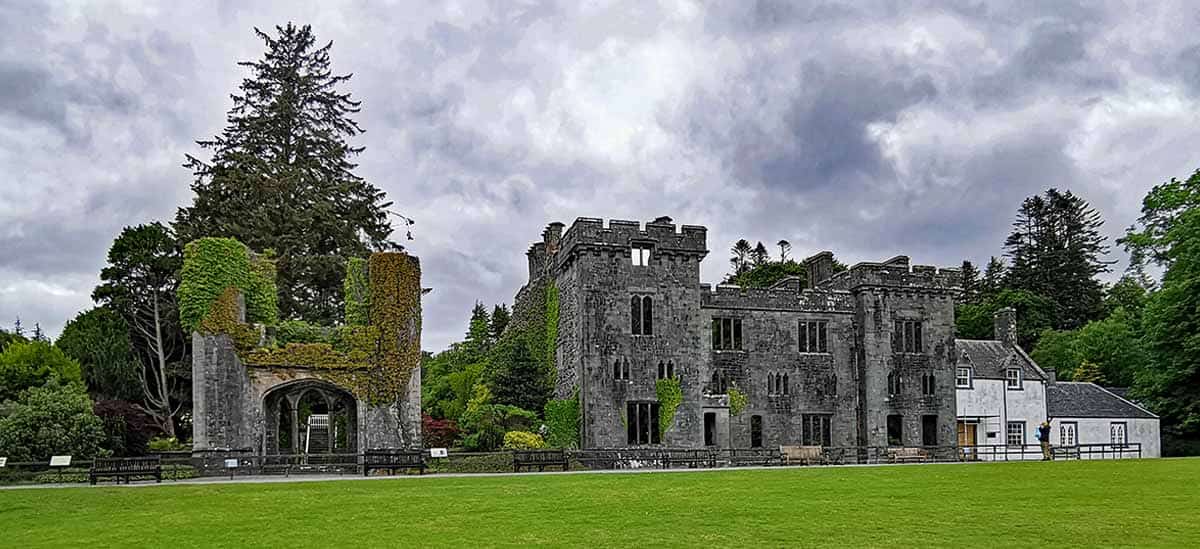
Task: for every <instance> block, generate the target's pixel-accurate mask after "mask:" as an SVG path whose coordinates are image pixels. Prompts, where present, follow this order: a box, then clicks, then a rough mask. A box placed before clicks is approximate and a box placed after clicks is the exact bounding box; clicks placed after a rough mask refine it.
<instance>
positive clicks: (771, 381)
mask: <svg viewBox="0 0 1200 549" xmlns="http://www.w3.org/2000/svg"><path fill="white" fill-rule="evenodd" d="M767 394H768V395H773V394H775V374H772V373H770V372H767Z"/></svg>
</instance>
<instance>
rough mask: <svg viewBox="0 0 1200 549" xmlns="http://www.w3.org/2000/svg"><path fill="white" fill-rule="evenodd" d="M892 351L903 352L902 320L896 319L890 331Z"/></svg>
mask: <svg viewBox="0 0 1200 549" xmlns="http://www.w3.org/2000/svg"><path fill="white" fill-rule="evenodd" d="M892 352H894V353H902V352H904V321H902V320H897V321H896V327H895V330H894V331H893V332H892Z"/></svg>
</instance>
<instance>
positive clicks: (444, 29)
mask: <svg viewBox="0 0 1200 549" xmlns="http://www.w3.org/2000/svg"><path fill="white" fill-rule="evenodd" d="M202 4H203V3H201V2H169V3H168V2H164V3H161V4H149V3H148V4H142V3H139V2H117V3H108V2H66V1H58V2H52V3H49V4H45V5H39V4H37V3H34V2H31V1H28V0H0V325H3V326H4V327H6V328H11V326H12V322H13V320H14V319H15V318H16V317H17V316H20V318H21V319H22V321H23V322H24V323H25V325H26V326H28V327H32V325H33V324H34V322H40V323H41V325H42V326H43V327H44V328H45V329H46V330H47V331H48V332H49V333H51V334H52V335H53V334H57V333H58V331H59V330H60V329H61V327H62V325H63V323H64V322H66V321H67V320H69V319H70V318H72V317H73V316H74V315H75V314H76V313H77V312H78V311H80V310H83V309H86V308H87V307H89V306H90V305H91V300H90V298H89V294H90V293H91V290H92V288H93V286H94V285H95V284H96V282H97V274H98V272H99V270H100V268H101V267H102V266H103V263H104V256H105V253H106V251H107V248H108V245H109V244H110V242H111V241H112V239H113V237H114V236H116V234H117V233H118V232H119V231H120V230H121V228H122V227H123V226H126V225H135V224H139V223H144V222H148V221H153V220H169V219H172V218H173V217H174V212H175V208H176V207H178V206H180V205H182V204H185V203H188V202H190V201H191V191H190V190H189V187H188V185H189V183H190V182H191V176H190V173H189V172H188V171H187V170H186V169H184V168H182V167H180V164H181V163H182V161H183V159H184V155H185V154H186V153H189V152H191V153H197V152H199V149H198V148H197V147H196V146H195V145H194V141H195V140H196V139H201V138H207V137H210V136H212V135H214V134H215V133H217V132H218V131H219V130H220V129H221V127H222V126H223V123H224V120H225V113H226V111H227V110H228V108H229V107H230V105H231V102H230V99H229V94H230V93H232V92H234V91H235V90H236V86H237V84H238V83H239V82H240V80H241V78H242V77H243V76H244V75H245V73H244V72H243V71H242V70H241V69H240V68H239V67H238V66H237V65H236V62H237V61H239V60H246V59H253V58H257V57H259V56H260V54H261V53H262V44H261V42H260V41H259V40H257V39H256V38H255V36H254V34H253V32H252V28H253V27H255V26H257V27H260V28H264V29H265V28H269V27H272V26H273V25H275V24H281V23H284V22H287V21H294V22H297V23H308V24H312V25H313V27H314V29H315V31H316V33H317V36H318V38H319V39H321V40H322V41H324V40H332V41H333V42H334V46H333V51H332V58H333V65H334V69H335V71H336V72H339V73H345V72H350V73H354V78H353V79H352V80H351V81H350V83H349V84H348V86H346V88H345V90H346V91H350V92H352V93H353V94H354V96H355V97H356V98H357V99H359V100H361V101H362V102H363V108H362V109H363V110H362V113H360V115H359V117H358V121H359V122H360V124H361V126H362V127H363V128H364V129H365V130H366V133H365V134H363V135H362V136H360V138H359V139H358V141H357V143H358V144H360V145H364V146H366V152H365V153H364V154H363V155H362V156H361V157H360V161H361V167H360V169H359V174H360V175H362V176H364V177H366V178H367V179H368V180H370V181H371V182H373V183H374V184H375V185H377V186H379V187H380V188H382V189H383V190H385V191H386V192H387V193H388V197H389V198H390V199H391V200H394V201H395V202H396V204H397V206H396V208H397V209H399V210H401V211H403V212H404V213H405V214H407V215H409V216H411V217H413V218H415V219H416V221H417V224H416V226H415V227H413V232H414V236H415V238H416V239H415V240H414V241H412V242H409V243H408V244H409V248H410V250H412V251H413V252H414V253H416V254H418V255H420V256H421V259H422V264H423V268H424V285H425V286H428V287H432V288H434V291H433V293H432V294H429V295H428V296H426V298H425V307H424V313H425V322H424V327H425V333H424V345H423V346H424V347H425V348H426V349H429V350H438V349H441V348H443V347H445V346H446V345H447V344H448V343H449V342H451V341H454V340H457V339H459V338H460V337H461V335H462V333H463V332H464V331H465V329H466V320H467V315H468V312H469V310H470V308H471V305H472V303H473V302H474V301H475V300H482V301H484V302H485V303H487V304H488V306H489V307H490V306H491V305H492V304H494V303H496V302H511V300H512V297H513V295H514V294H515V292H516V291H517V289H518V288H519V287H520V286H521V284H522V283H523V282H524V280H525V275H526V273H525V270H526V262H525V258H524V253H525V251H526V249H527V248H528V245H529V243H530V242H532V241H533V240H535V239H538V238H539V237H540V233H541V230H542V228H543V227H544V226H545V224H546V223H548V222H550V221H555V220H557V221H563V222H565V223H567V224H568V225H569V224H570V223H571V221H572V220H574V219H575V218H576V217H578V216H589V217H603V218H606V219H609V218H618V219H632V220H639V221H646V220H649V219H652V218H654V217H657V216H660V215H668V216H671V217H672V218H674V219H675V221H676V222H677V223H688V224H700V225H706V226H708V228H709V232H708V237H709V249H710V250H712V253H711V255H710V256H709V259H708V260H707V261H705V265H704V269H703V279H704V280H705V281H717V280H718V279H719V278H720V277H721V275H722V274H723V273H724V272H725V270H726V267H727V266H728V261H727V257H728V255H729V253H728V249H729V247H730V245H731V244H732V243H733V241H734V240H736V239H737V238H739V237H745V238H748V239H750V240H751V242H754V241H756V240H762V241H763V242H764V243H767V244H768V245H769V246H771V249H772V250H773V251H774V249H775V248H774V246H773V245H772V243H774V242H776V241H778V240H779V239H781V238H784V239H787V240H789V241H791V243H792V244H793V246H794V252H793V255H796V256H804V255H807V254H810V253H813V252H815V251H819V250H822V249H829V250H833V251H834V252H835V253H836V254H838V256H839V258H840V259H842V260H843V261H846V262H848V263H851V262H855V261H861V260H879V259H883V258H886V257H890V256H892V255H896V254H901V253H903V254H907V255H909V256H911V257H912V259H913V261H915V262H919V263H935V264H942V265H957V264H958V263H959V262H961V261H962V260H963V259H971V260H973V261H975V262H977V263H984V262H986V259H987V257H988V256H990V255H993V254H999V253H1000V245H1001V243H1002V242H1003V240H1004V237H1005V235H1006V233H1007V231H1008V229H1009V223H1010V222H1011V220H1012V217H1013V214H1014V211H1015V210H1016V208H1017V206H1018V204H1019V203H1020V201H1021V199H1022V198H1023V197H1025V196H1028V195H1030V194H1034V193H1038V192H1040V191H1041V190H1043V189H1045V188H1047V187H1049V186H1057V187H1059V188H1068V189H1071V190H1073V191H1075V192H1076V193H1078V194H1080V195H1083V196H1084V197H1085V198H1087V199H1088V200H1090V201H1091V203H1092V204H1093V205H1095V206H1096V207H1097V208H1098V209H1099V210H1100V211H1101V212H1102V213H1103V215H1104V218H1105V219H1106V220H1107V224H1106V226H1105V230H1106V232H1107V233H1108V234H1110V235H1114V236H1115V235H1118V234H1120V233H1121V232H1122V230H1123V229H1124V227H1126V226H1128V225H1129V224H1130V223H1132V222H1133V221H1134V219H1135V218H1136V217H1137V214H1138V209H1139V207H1140V202H1141V199H1142V197H1143V195H1144V194H1145V192H1146V191H1147V190H1148V189H1149V188H1150V187H1151V186H1153V185H1154V184H1157V183H1160V182H1162V181H1164V180H1166V179H1169V178H1170V177H1172V176H1176V177H1184V176H1187V175H1188V174H1190V173H1191V172H1192V171H1193V170H1194V169H1196V168H1197V167H1200V155H1198V154H1197V153H1196V150H1197V143H1198V142H1200V124H1197V112H1198V111H1197V108H1196V103H1197V98H1198V92H1200V46H1198V44H1200V34H1197V33H1196V32H1195V29H1196V28H1197V24H1198V23H1200V21H1197V19H1198V18H1197V15H1198V13H1200V12H1198V10H1200V8H1198V7H1197V5H1196V4H1195V3H1194V2H1188V1H1182V2H1165V1H1164V2H1157V1H1156V2H1129V1H1121V2H1099V1H1088V2H1080V3H1079V4H1080V5H1072V4H1073V3H1071V2H1066V1H1055V2H1044V1H1040V0H1037V1H1027V2H1025V1H1022V2H1012V3H1009V4H1007V5H1006V6H1005V7H1001V4H1002V2H998V1H990V0H989V1H983V0H980V1H971V2H953V3H951V2H926V3H922V2H897V1H884V2H867V1H863V0H855V1H852V2H845V3H841V2H820V3H810V2H795V3H793V2H783V1H758V2H754V1H741V0H739V1H736V2H730V1H724V2H711V3H708V2H693V1H689V0H665V1H662V2H653V1H650V0H634V1H630V2H606V1H575V0H570V1H563V2H538V1H505V0H496V1H490V2H481V3H473V2H448V3H436V2H425V1H413V2H400V1H396V2H386V3H373V2H348V3H338V2H312V3H303V2H292V1H287V2H275V3H274V5H271V4H270V3H265V2H262V3H260V2H255V3H254V4H256V6H255V7H252V8H251V7H244V6H243V5H242V4H243V2H238V1H227V2H219V3H215V4H209V5H202ZM258 4H261V5H258ZM910 4H922V6H921V7H918V8H911V9H910V8H902V7H900V6H901V5H910ZM1113 258H1114V259H1123V258H1124V253H1123V252H1121V251H1120V250H1114V253H1113Z"/></svg>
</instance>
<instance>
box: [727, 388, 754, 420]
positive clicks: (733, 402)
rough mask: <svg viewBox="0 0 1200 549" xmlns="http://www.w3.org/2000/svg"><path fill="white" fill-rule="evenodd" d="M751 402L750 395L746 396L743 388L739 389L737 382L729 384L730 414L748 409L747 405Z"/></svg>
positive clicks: (736, 413)
mask: <svg viewBox="0 0 1200 549" xmlns="http://www.w3.org/2000/svg"><path fill="white" fill-rule="evenodd" d="M749 403H750V397H748V396H746V393H743V392H742V391H741V389H738V386H737V384H736V383H734V384H732V385H730V386H729V414H730V415H734V416H736V415H739V414H741V413H742V410H745V409H746V405H747V404H749Z"/></svg>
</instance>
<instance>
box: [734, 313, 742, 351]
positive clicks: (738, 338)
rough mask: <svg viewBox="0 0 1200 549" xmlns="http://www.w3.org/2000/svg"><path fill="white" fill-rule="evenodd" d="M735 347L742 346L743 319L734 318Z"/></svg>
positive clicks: (739, 347)
mask: <svg viewBox="0 0 1200 549" xmlns="http://www.w3.org/2000/svg"><path fill="white" fill-rule="evenodd" d="M733 348H734V349H741V348H742V319H740V318H735V319H733Z"/></svg>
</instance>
